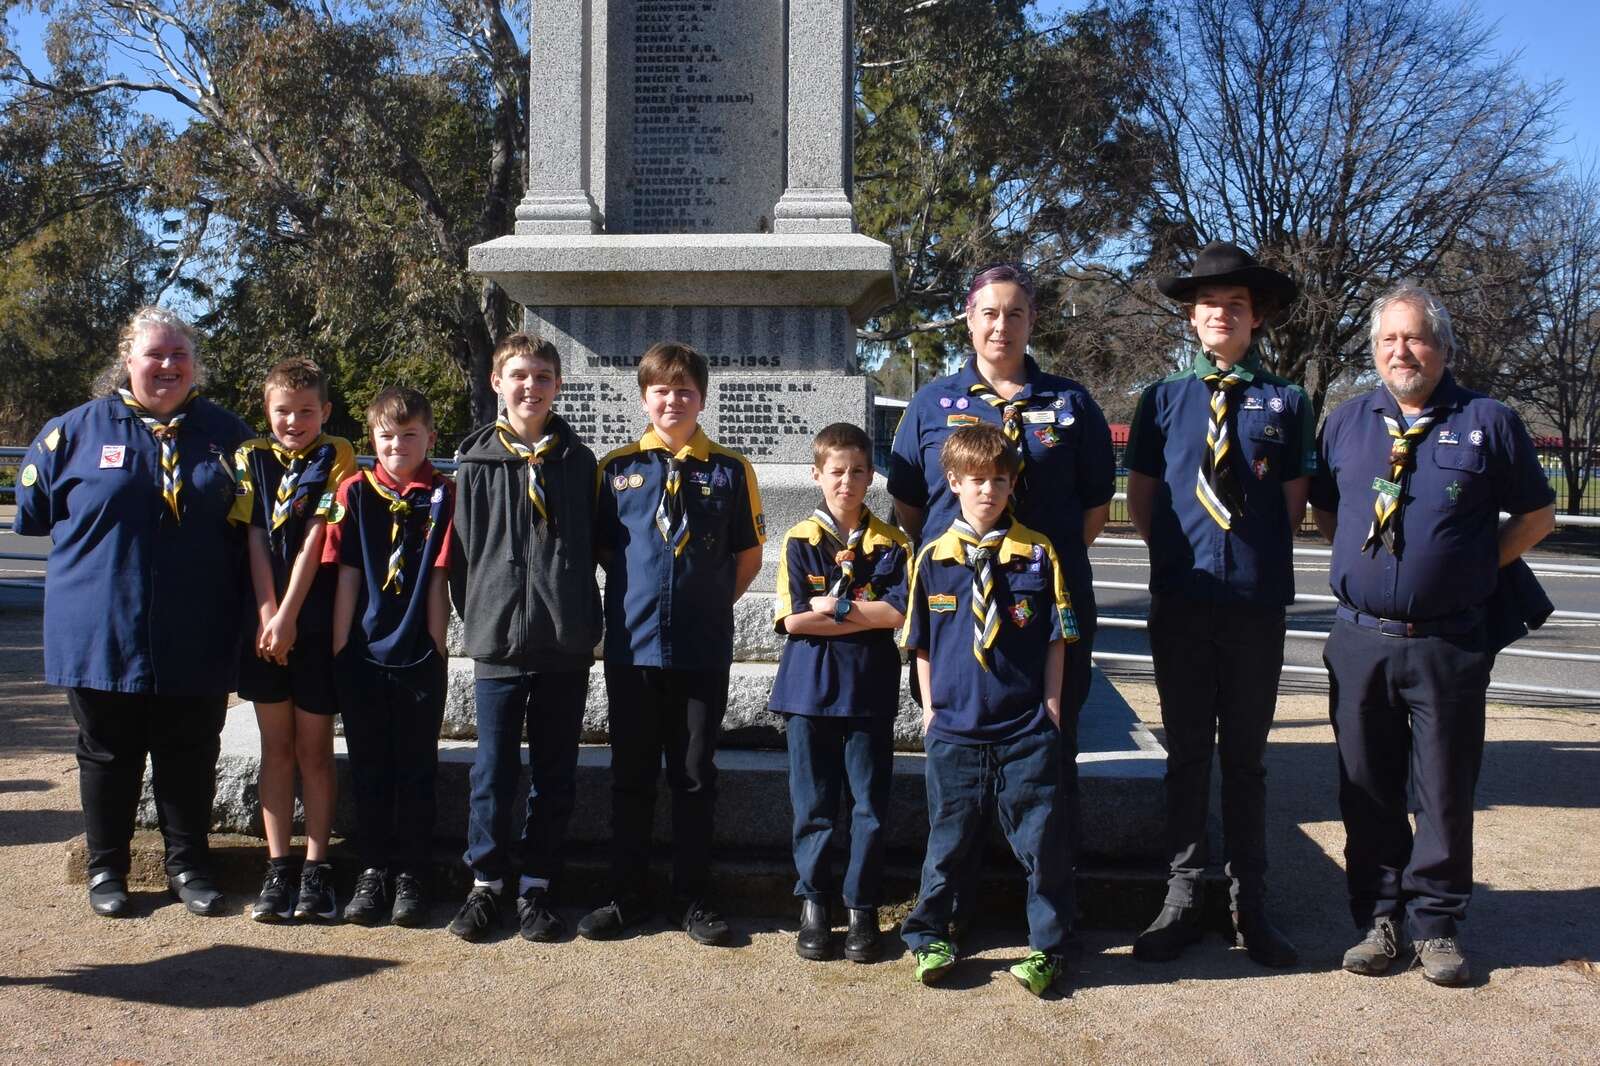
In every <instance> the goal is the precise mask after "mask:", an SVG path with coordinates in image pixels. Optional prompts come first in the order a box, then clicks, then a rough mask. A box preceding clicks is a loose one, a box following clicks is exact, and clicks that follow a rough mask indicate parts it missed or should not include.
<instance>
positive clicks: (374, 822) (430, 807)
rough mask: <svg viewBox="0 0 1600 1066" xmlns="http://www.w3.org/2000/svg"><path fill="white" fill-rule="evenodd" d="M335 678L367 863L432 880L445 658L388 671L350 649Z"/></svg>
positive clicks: (360, 842) (341, 658)
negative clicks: (435, 793)
mask: <svg viewBox="0 0 1600 1066" xmlns="http://www.w3.org/2000/svg"><path fill="white" fill-rule="evenodd" d="M334 678H335V683H336V685H337V687H338V690H339V713H340V715H341V716H343V718H344V738H345V744H346V745H347V746H348V748H349V751H350V785H351V789H350V791H351V792H352V794H353V795H354V798H355V801H356V838H357V843H358V846H359V849H360V853H361V856H362V862H363V863H364V864H365V865H367V866H370V867H375V868H377V869H380V870H384V869H390V870H392V871H393V872H396V873H409V874H413V875H414V876H416V877H418V878H422V879H424V880H426V877H427V873H428V867H429V853H430V851H431V849H432V846H433V824H434V819H435V815H436V806H437V805H436V801H435V799H434V778H435V776H436V775H437V772H438V768H439V727H440V725H441V724H443V722H444V697H445V684H446V680H447V674H446V665H445V661H444V659H442V658H441V657H439V656H438V655H430V656H428V658H426V659H424V660H423V661H422V662H420V663H417V664H416V665H414V666H381V665H379V664H378V663H374V662H369V661H368V660H366V659H363V658H361V657H360V656H359V655H355V654H353V653H350V652H349V651H348V650H347V652H346V653H345V654H342V655H340V656H339V657H338V658H337V659H336V660H335V666H334Z"/></svg>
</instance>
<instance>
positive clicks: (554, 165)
mask: <svg viewBox="0 0 1600 1066" xmlns="http://www.w3.org/2000/svg"><path fill="white" fill-rule="evenodd" d="M589 5H590V0H576V2H574V0H532V10H531V11H530V13H529V14H530V21H531V23H532V29H531V31H530V39H529V48H528V96H529V98H530V99H529V104H530V106H529V108H528V188H527V192H526V193H525V194H524V195H523V197H522V202H521V203H520V204H518V205H517V221H516V228H515V232H516V233H519V234H540V233H550V234H559V233H571V234H589V233H595V232H598V231H599V229H600V211H599V209H598V208H597V207H596V206H595V202H594V196H593V195H592V193H591V191H590V188H589V125H590V117H591V114H592V112H591V110H590V105H589V94H588V92H587V89H588V84H589V75H590V72H589V66H590V54H591V53H590V43H591V42H590V32H589V31H590V18H589V14H590V12H589ZM574 9H576V10H574Z"/></svg>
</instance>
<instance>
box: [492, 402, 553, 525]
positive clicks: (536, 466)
mask: <svg viewBox="0 0 1600 1066" xmlns="http://www.w3.org/2000/svg"><path fill="white" fill-rule="evenodd" d="M546 424H547V425H548V423H546ZM494 429H495V434H496V436H498V437H499V438H500V443H501V444H502V445H504V446H505V449H506V451H508V452H510V453H511V454H512V455H515V456H517V457H519V458H521V459H526V460H527V462H528V499H530V500H532V501H533V509H534V510H535V511H536V512H538V515H539V517H540V518H542V519H544V520H545V521H546V522H548V521H550V511H549V508H548V506H547V505H546V503H545V491H544V457H545V456H546V455H549V454H550V453H551V452H552V451H554V450H555V448H556V446H557V445H559V444H560V443H561V437H560V436H559V435H557V434H555V433H546V434H545V435H544V436H542V437H540V438H539V439H538V440H536V441H534V442H533V446H532V447H529V446H528V445H526V444H524V443H523V442H522V438H521V437H520V436H518V435H517V431H516V430H515V429H513V428H512V427H511V423H510V422H509V421H507V420H506V419H505V418H504V417H501V418H498V419H496V420H495V423H494Z"/></svg>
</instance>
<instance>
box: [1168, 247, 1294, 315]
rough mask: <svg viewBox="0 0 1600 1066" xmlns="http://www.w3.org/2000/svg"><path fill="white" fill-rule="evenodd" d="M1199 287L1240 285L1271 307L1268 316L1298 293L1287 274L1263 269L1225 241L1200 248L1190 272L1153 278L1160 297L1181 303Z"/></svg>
mask: <svg viewBox="0 0 1600 1066" xmlns="http://www.w3.org/2000/svg"><path fill="white" fill-rule="evenodd" d="M1202 285H1243V286H1244V287H1245V288H1247V289H1249V290H1250V292H1251V293H1252V294H1253V295H1255V296H1256V297H1258V298H1260V300H1261V302H1263V303H1269V304H1271V308H1270V310H1269V313H1270V312H1271V311H1281V310H1283V309H1284V308H1285V307H1288V306H1289V305H1290V304H1291V303H1293V302H1294V298H1295V297H1296V296H1298V295H1299V293H1300V286H1298V285H1296V284H1295V282H1294V279H1293V278H1291V277H1290V276H1289V275H1287V274H1284V273H1282V272H1280V271H1277V270H1273V269H1272V268H1271V267H1265V266H1262V265H1261V264H1260V263H1258V262H1256V257H1255V256H1253V255H1251V254H1250V253H1249V252H1247V251H1245V250H1244V249H1243V248H1240V247H1239V246H1238V245H1237V244H1229V243H1228V242H1227V241H1212V242H1211V243H1210V244H1208V245H1206V246H1205V247H1204V248H1202V249H1200V254H1199V255H1197V256H1195V257H1194V272H1193V273H1191V274H1188V275H1166V276H1164V277H1159V278H1157V279H1156V288H1158V289H1160V290H1161V293H1162V295H1163V296H1170V297H1172V299H1174V300H1177V301H1179V302H1180V303H1186V302H1188V301H1189V300H1191V299H1192V298H1193V297H1194V292H1195V290H1196V289H1198V288H1200V286H1202Z"/></svg>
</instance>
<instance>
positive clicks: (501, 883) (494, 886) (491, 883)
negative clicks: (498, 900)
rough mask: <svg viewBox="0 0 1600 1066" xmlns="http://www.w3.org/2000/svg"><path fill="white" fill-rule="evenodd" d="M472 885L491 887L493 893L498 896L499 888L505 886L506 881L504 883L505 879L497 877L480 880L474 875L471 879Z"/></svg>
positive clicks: (475, 886) (474, 886)
mask: <svg viewBox="0 0 1600 1066" xmlns="http://www.w3.org/2000/svg"><path fill="white" fill-rule="evenodd" d="M472 887H473V888H489V889H493V890H494V893H495V895H497V896H498V895H499V894H500V892H501V890H502V889H504V888H505V887H506V883H505V880H504V879H503V878H499V877H497V878H495V879H494V880H493V881H480V880H478V879H477V878H476V877H474V878H473V879H472Z"/></svg>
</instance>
